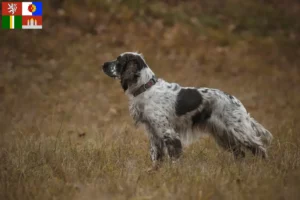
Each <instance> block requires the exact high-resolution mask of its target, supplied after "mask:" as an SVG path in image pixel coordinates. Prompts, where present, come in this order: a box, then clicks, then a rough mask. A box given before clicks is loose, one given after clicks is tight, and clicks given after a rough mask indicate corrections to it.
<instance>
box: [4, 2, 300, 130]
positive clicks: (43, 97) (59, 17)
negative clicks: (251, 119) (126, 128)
mask: <svg viewBox="0 0 300 200" xmlns="http://www.w3.org/2000/svg"><path fill="white" fill-rule="evenodd" d="M299 6H300V3H299V1H296V0H285V1H281V0H252V1H241V0H213V1H212V0H201V1H200V0H199V1H195V0H188V1H184V2H183V1H178V0H164V1H155V0H154V1H143V0H141V1H139V0H116V1H112V0H82V1H75V0H52V1H43V9H44V10H43V11H44V12H43V29H42V30H1V38H0V48H1V54H0V59H1V67H0V101H1V104H0V106H1V112H0V115H1V120H0V127H1V130H8V131H9V130H11V129H12V127H13V126H18V124H21V126H22V128H24V126H26V128H30V127H31V128H34V127H35V126H37V125H38V126H43V125H46V124H47V125H46V126H49V125H48V123H50V121H49V120H50V119H51V120H52V122H51V123H54V124H52V125H51V127H53V126H56V125H55V122H60V121H61V120H57V119H60V118H61V117H63V116H65V117H64V118H66V119H65V120H68V121H70V124H69V125H71V126H74V127H73V128H74V129H77V128H78V129H82V128H83V127H86V126H88V127H89V128H91V126H92V125H93V127H95V130H96V129H97V130H98V128H99V127H100V128H101V126H102V125H103V123H105V122H106V120H110V117H112V116H111V115H116V116H114V117H113V118H112V119H113V120H119V119H118V118H119V117H121V118H123V117H124V116H127V114H128V112H127V102H126V101H127V99H126V97H124V95H123V92H122V90H121V87H120V86H119V83H118V82H116V81H114V80H110V79H109V78H108V77H106V76H104V74H103V73H102V71H101V66H102V63H103V62H105V61H107V60H111V59H114V58H116V57H117V56H118V55H119V54H120V53H122V52H124V51H138V52H140V53H143V54H144V56H145V59H146V61H147V62H148V64H149V65H150V66H151V68H152V69H153V70H154V72H155V73H156V75H157V76H158V77H162V78H164V79H166V80H167V81H171V82H179V83H180V84H181V85H183V86H188V85H195V86H198V87H201V86H203V87H215V88H219V89H222V90H224V91H227V92H228V93H232V94H233V95H235V96H237V97H238V98H240V99H241V100H242V102H244V104H245V105H246V107H247V108H248V109H249V111H250V113H252V112H254V113H255V112H257V111H258V110H260V113H262V116H260V118H261V119H260V120H266V123H272V122H273V119H272V118H282V117H284V118H286V117H287V116H288V115H293V114H294V112H291V111H295V109H298V108H299V87H300V86H299V56H300V48H299V47H300V35H299V31H300V23H299V17H300V12H299V9H300V7H299ZM262 110H264V112H262ZM282 110H284V111H285V112H282ZM275 112H276V114H275ZM50 116H51V117H50ZM55 117H57V118H56V119H55ZM268 120H269V121H268ZM12 125H13V126H12ZM27 126H28V127H27Z"/></svg>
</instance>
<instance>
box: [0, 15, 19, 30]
mask: <svg viewBox="0 0 300 200" xmlns="http://www.w3.org/2000/svg"><path fill="white" fill-rule="evenodd" d="M2 28H3V29H21V28H22V16H14V15H10V16H8V15H4V16H2Z"/></svg>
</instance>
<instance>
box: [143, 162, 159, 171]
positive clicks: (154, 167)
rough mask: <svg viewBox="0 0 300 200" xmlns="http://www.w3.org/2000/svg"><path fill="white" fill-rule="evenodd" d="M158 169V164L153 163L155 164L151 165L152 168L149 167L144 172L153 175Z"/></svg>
mask: <svg viewBox="0 0 300 200" xmlns="http://www.w3.org/2000/svg"><path fill="white" fill-rule="evenodd" d="M159 167H160V166H159V164H157V163H155V164H153V165H152V167H149V168H148V169H147V170H146V172H147V173H154V172H156V171H158V169H159Z"/></svg>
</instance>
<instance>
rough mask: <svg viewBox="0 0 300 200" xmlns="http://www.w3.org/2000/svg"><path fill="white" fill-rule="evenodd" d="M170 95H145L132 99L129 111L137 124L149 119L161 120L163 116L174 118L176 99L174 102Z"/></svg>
mask: <svg viewBox="0 0 300 200" xmlns="http://www.w3.org/2000/svg"><path fill="white" fill-rule="evenodd" d="M172 99H174V98H172V97H171V96H169V95H166V94H164V95H160V94H156V95H144V96H142V97H141V98H135V99H132V100H131V101H130V103H129V111H130V114H131V116H132V117H133V119H134V120H135V121H136V122H143V121H146V120H147V119H153V118H156V119H159V118H160V117H162V116H172V115H173V113H174V111H175V110H174V104H175V101H174V100H175V99H174V100H173V101H172Z"/></svg>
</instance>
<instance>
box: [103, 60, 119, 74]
mask: <svg viewBox="0 0 300 200" xmlns="http://www.w3.org/2000/svg"><path fill="white" fill-rule="evenodd" d="M102 70H103V72H104V73H105V74H106V75H108V76H109V77H112V78H118V72H117V66H116V62H115V61H112V62H105V63H104V64H103V66H102Z"/></svg>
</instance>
